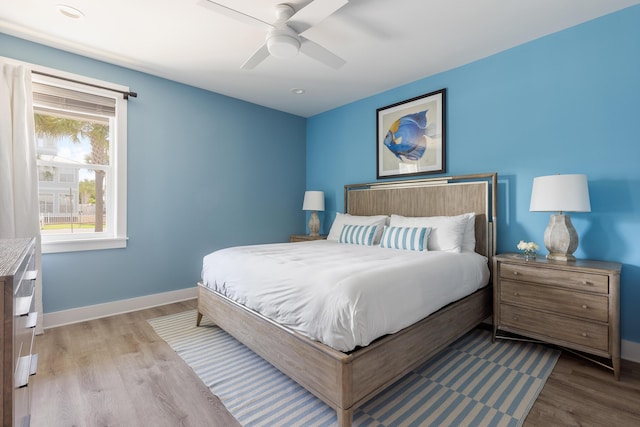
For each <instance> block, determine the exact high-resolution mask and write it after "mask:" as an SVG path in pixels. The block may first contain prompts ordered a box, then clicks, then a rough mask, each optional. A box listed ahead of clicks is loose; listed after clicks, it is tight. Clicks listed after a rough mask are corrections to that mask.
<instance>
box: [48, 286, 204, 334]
mask: <svg viewBox="0 0 640 427" xmlns="http://www.w3.org/2000/svg"><path fill="white" fill-rule="evenodd" d="M197 290H198V287H197V286H194V287H192V288H185V289H179V290H177V291H170V292H163V293H160V294H152V295H145V296H142V297H136V298H130V299H125V300H120V301H113V302H108V303H104V304H96V305H89V306H86V307H78V308H72V309H69V310H61V311H54V312H52V313H45V314H44V316H43V323H44V328H45V329H49V328H55V327H58V326H63V325H69V324H72V323H78V322H84V321H85V320H93V319H99V318H101V317H107V316H113V315H115V314H122V313H128V312H131V311H136V310H143V309H145V308H151V307H156V306H159V305H165V304H170V303H172V302H179V301H185V300H189V299H193V298H196V296H197Z"/></svg>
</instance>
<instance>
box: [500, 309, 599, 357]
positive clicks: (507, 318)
mask: <svg viewBox="0 0 640 427" xmlns="http://www.w3.org/2000/svg"><path fill="white" fill-rule="evenodd" d="M500 317H501V319H502V325H504V326H507V327H511V328H514V329H516V330H518V329H520V330H523V331H527V332H532V333H535V334H538V335H541V336H544V337H548V338H550V339H549V341H550V342H555V343H557V344H560V345H562V344H563V343H562V341H564V342H567V343H571V344H577V345H579V346H582V347H585V348H591V349H596V350H600V351H603V352H608V351H609V327H608V326H607V325H603V324H598V323H591V322H585V321H584V320H577V319H571V318H568V317H563V316H557V315H555V314H547V313H541V312H539V311H535V310H529V309H526V308H522V307H514V306H511V305H507V304H502V305H501V306H500Z"/></svg>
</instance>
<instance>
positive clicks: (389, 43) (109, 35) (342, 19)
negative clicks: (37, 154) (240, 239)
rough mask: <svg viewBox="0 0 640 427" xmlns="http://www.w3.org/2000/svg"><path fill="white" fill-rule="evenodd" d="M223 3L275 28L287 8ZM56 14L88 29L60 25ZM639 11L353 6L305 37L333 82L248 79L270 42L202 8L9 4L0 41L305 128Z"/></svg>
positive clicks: (588, 5) (617, 4) (547, 4)
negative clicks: (196, 90)
mask: <svg viewBox="0 0 640 427" xmlns="http://www.w3.org/2000/svg"><path fill="white" fill-rule="evenodd" d="M216 1H218V2H219V3H223V4H225V5H228V6H229V7H232V8H234V9H236V10H239V11H242V12H243V13H245V14H247V15H251V16H255V17H258V18H259V19H261V20H263V21H266V22H273V21H274V17H273V16H274V15H273V13H274V12H273V7H274V5H276V4H278V3H281V2H282V1H283V0H216ZM317 1H321V0H317ZM61 3H62V4H67V5H70V6H73V7H76V8H77V9H80V10H81V11H82V12H83V13H84V17H83V18H81V19H75V20H74V19H70V18H67V17H65V16H63V15H62V14H61V13H59V11H58V9H57V8H56V7H55V5H56V4H61ZM287 3H288V4H290V5H292V6H293V7H294V8H295V9H299V8H300V7H302V6H305V5H307V4H308V3H310V0H289V1H287ZM638 3H640V0H393V1H391V0H350V1H349V3H348V4H346V5H345V6H343V7H342V8H340V9H339V10H338V11H337V12H335V13H334V14H333V15H331V16H329V17H328V18H326V19H325V20H323V21H322V22H320V23H319V24H317V25H316V26H315V27H312V28H311V29H309V30H307V31H306V32H305V33H304V36H305V37H307V38H309V39H311V40H313V41H315V42H317V43H319V44H320V45H322V46H324V47H325V48H327V49H329V50H331V51H332V52H333V53H335V54H336V55H338V56H340V57H342V58H343V59H345V60H346V65H344V66H343V67H342V68H340V69H338V70H334V69H332V68H329V67H327V66H325V65H323V64H321V63H318V62H315V61H314V60H312V59H310V58H308V57H305V56H303V55H298V56H296V57H295V58H292V59H277V58H273V57H269V58H267V59H266V60H265V61H264V62H263V63H261V64H259V65H258V66H257V67H256V68H254V69H253V70H241V69H240V65H242V63H243V62H244V61H245V60H246V59H247V58H248V57H249V56H250V55H251V54H252V53H253V52H254V51H255V50H256V49H257V48H258V47H259V46H260V45H261V44H262V43H263V42H264V37H265V32H264V30H262V29H261V28H258V27H254V26H251V25H247V24H245V23H242V22H238V21H236V20H233V19H231V18H229V17H227V16H223V15H221V14H218V13H216V12H213V11H211V10H208V9H205V8H203V7H201V6H199V5H198V4H197V0H108V1H107V0H2V1H1V2H0V32H4V33H6V34H10V35H14V36H17V37H21V38H24V39H27V40H31V41H35V42H39V43H42V44H45V45H48V46H52V47H56V48H60V49H63V50H66V51H70V52H74V53H78V54H81V55H85V56H88V57H90V58H95V59H99V60H103V61H107V62H111V63H114V64H118V65H122V66H124V67H128V68H132V69H134V70H139V71H143V72H147V73H150V74H154V75H157V76H160V77H164V78H167V79H171V80H175V81H178V82H182V83H186V84H189V85H193V86H196V87H200V88H203V89H207V90H211V91H214V92H218V93H221V94H225V95H228V96H232V97H235V98H239V99H243V100H246V101H249V102H253V103H256V104H260V105H264V106H267V107H271V108H275V109H277V110H281V111H285V112H289V113H292V114H296V115H299V116H304V117H309V116H312V115H314V114H318V113H321V112H323V111H326V110H329V109H332V108H335V107H338V106H341V105H344V104H347V103H349V102H352V101H355V100H358V99H361V98H364V97H367V96H369V95H372V94H375V93H379V92H382V91H384V90H387V89H391V88H394V87H397V86H400V85H402V84H405V83H409V82H412V81H415V80H418V79H421V78H423V77H427V76H430V75H433V74H436V73H439V72H442V71H445V70H449V69H451V68H454V67H457V66H460V65H464V64H467V63H469V62H472V61H474V60H477V59H480V58H483V57H486V56H489V55H491V54H494V53H497V52H500V51H502V50H505V49H508V48H511V47H513V46H517V45H519V44H522V43H525V42H527V41H530V40H533V39H536V38H539V37H541V36H544V35H547V34H550V33H553V32H556V31H559V30H562V29H565V28H568V27H571V26H574V25H577V24H580V23H582V22H585V21H588V20H591V19H594V18H597V17H599V16H602V15H605V14H608V13H611V12H614V11H616V10H620V9H623V8H625V7H628V6H631V5H634V4H638ZM117 83H121V84H125V85H126V84H127V82H117ZM292 88H303V89H305V91H306V92H305V93H304V94H303V95H294V94H292V93H291V92H290V90H291V89H292ZM131 89H132V90H134V91H135V90H136V88H135V87H132V88H131ZM140 95H141V96H144V94H140Z"/></svg>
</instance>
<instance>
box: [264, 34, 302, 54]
mask: <svg viewBox="0 0 640 427" xmlns="http://www.w3.org/2000/svg"><path fill="white" fill-rule="evenodd" d="M267 49H268V50H269V53H270V54H271V55H273V56H275V57H276V58H293V57H294V56H296V55H297V54H298V51H299V50H300V42H299V41H298V40H297V39H295V38H294V37H291V36H288V35H273V36H271V37H269V40H267Z"/></svg>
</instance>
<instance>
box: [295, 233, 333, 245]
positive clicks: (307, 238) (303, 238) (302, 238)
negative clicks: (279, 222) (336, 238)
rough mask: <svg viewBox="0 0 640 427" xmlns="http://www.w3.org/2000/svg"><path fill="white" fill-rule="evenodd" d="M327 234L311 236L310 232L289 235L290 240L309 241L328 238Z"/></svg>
mask: <svg viewBox="0 0 640 427" xmlns="http://www.w3.org/2000/svg"><path fill="white" fill-rule="evenodd" d="M326 238H327V236H309V235H308V234H292V235H291V236H289V242H291V243H296V242H308V241H310V240H326Z"/></svg>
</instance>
